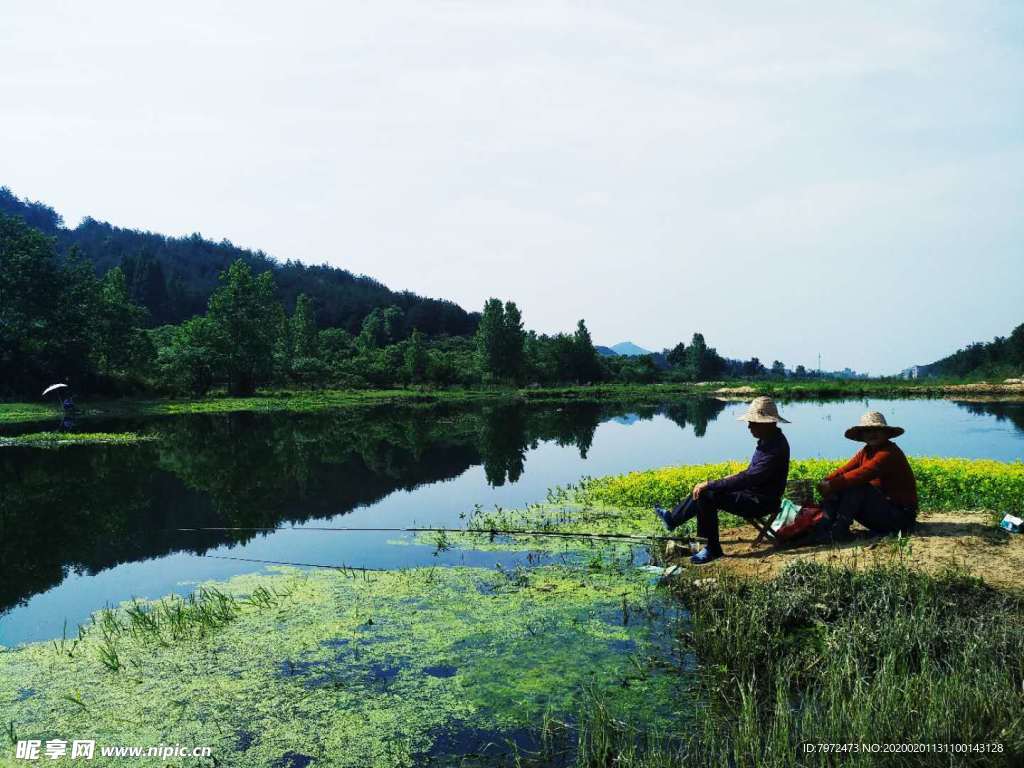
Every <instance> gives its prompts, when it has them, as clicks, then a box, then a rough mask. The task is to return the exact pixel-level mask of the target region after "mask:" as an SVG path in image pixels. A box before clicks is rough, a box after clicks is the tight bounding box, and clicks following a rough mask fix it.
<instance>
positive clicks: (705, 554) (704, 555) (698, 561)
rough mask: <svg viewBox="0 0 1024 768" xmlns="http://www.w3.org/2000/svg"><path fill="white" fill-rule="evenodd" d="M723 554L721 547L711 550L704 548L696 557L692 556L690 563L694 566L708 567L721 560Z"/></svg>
mask: <svg viewBox="0 0 1024 768" xmlns="http://www.w3.org/2000/svg"><path fill="white" fill-rule="evenodd" d="M722 554H723V553H722V548H721V547H718V548H716V549H709V548H708V547H704V549H702V550H701V551H700V552H698V553H697V554H696V555H691V556H690V562H691V563H693V564H694V565H707V564H708V563H710V562H712V561H714V560H717V559H718V558H720V557H721V556H722Z"/></svg>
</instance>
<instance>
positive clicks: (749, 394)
mask: <svg viewBox="0 0 1024 768" xmlns="http://www.w3.org/2000/svg"><path fill="white" fill-rule="evenodd" d="M758 395H768V396H772V397H775V398H776V399H778V400H780V401H782V402H785V401H787V400H802V399H823V400H827V399H841V398H853V397H876V398H883V399H884V398H893V397H914V398H945V399H964V400H971V399H993V400H999V399H1006V400H1015V399H1024V384H1020V383H1005V382H983V381H982V382H968V381H963V380H937V381H929V382H928V383H921V382H918V381H914V380H846V381H840V380H815V381H800V382H796V381H794V382H789V381H758V380H750V381H711V382H699V383H665V384H596V385H591V386H565V387H519V388H516V387H479V388H466V389H455V388H452V389H435V388H426V387H421V388H396V389H312V390H311V389H267V390H260V391H258V392H257V393H256V394H255V395H253V396H250V397H233V396H228V395H226V394H210V395H207V396H204V397H199V398H189V399H175V398H131V397H125V398H117V399H98V398H97V399H91V398H90V399H87V400H83V401H82V402H81V403H80V404H79V406H78V409H77V413H76V416H78V417H83V418H93V417H143V416H165V415H174V414H182V413H234V412H240V411H253V412H260V411H267V412H278V411H284V412H296V413H302V412H316V411H322V410H332V409H340V408H351V407H360V406H376V405H412V406H423V405H431V404H441V403H447V404H460V403H467V404H468V403H478V402H479V403H486V402H503V401H521V402H530V403H538V404H542V403H559V402H637V403H643V402H659V401H664V400H666V399H668V398H673V397H715V398H718V399H724V400H749V399H752V398H754V397H757V396H758ZM57 415H58V412H57V409H56V407H55V406H54V405H53V404H47V403H26V402H0V425H2V424H17V423H24V422H31V421H46V420H49V419H53V418H54V417H56V416H57Z"/></svg>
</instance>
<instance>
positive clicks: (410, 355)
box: [403, 328, 429, 384]
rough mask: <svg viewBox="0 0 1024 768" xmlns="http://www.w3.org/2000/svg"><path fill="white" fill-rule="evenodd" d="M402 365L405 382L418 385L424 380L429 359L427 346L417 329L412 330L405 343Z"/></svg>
mask: <svg viewBox="0 0 1024 768" xmlns="http://www.w3.org/2000/svg"><path fill="white" fill-rule="evenodd" d="M404 363H405V364H404V366H403V367H404V374H405V380H406V381H409V382H412V383H414V384H418V383H420V382H422V381H424V380H425V379H426V377H427V364H428V363H429V357H428V355H427V344H426V342H425V341H424V338H423V334H422V333H421V332H420V329H419V328H414V329H413V332H412V335H411V336H410V337H409V340H408V342H406V346H405V360H404Z"/></svg>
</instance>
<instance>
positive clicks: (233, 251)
mask: <svg viewBox="0 0 1024 768" xmlns="http://www.w3.org/2000/svg"><path fill="white" fill-rule="evenodd" d="M0 214H6V215H8V216H17V217H18V218H20V219H23V220H24V221H25V222H26V223H27V224H28V225H29V226H30V227H34V228H35V229H38V230H40V231H41V232H43V233H44V234H46V235H49V236H51V237H53V238H55V240H56V245H57V252H58V253H59V254H61V255H62V256H64V257H67V256H70V255H76V256H77V257H79V258H81V259H85V260H87V261H89V262H91V263H92V265H93V269H95V271H96V274H97V275H100V276H102V275H104V274H106V273H107V272H108V271H109V270H110V269H112V268H113V267H118V266H119V267H121V268H122V269H123V270H124V273H125V281H126V282H127V284H128V290H129V293H130V294H131V297H132V300H133V301H135V302H136V303H137V304H140V305H142V306H144V307H146V308H147V309H148V310H149V314H150V322H151V324H152V325H162V324H164V323H180V322H182V321H183V320H187V319H188V318H190V317H193V316H195V315H198V314H202V313H203V312H205V311H206V303H207V301H208V300H209V298H210V294H211V293H213V291H214V289H215V288H216V287H217V285H218V284H219V283H218V275H220V273H221V272H223V271H225V270H226V269H227V268H228V267H229V266H230V265H231V264H232V263H233V262H234V261H236V260H238V259H242V260H243V261H245V262H246V263H248V264H249V265H250V267H252V270H253V271H254V272H256V273H260V272H266V271H267V270H270V271H272V272H273V274H274V282H275V283H276V285H277V293H278V298H279V299H280V300H281V302H282V303H283V304H284V306H285V309H286V310H287V311H288V312H291V311H292V308H293V307H294V306H295V299H296V297H297V296H298V295H299V294H300V293H305V294H306V295H307V296H309V297H310V298H311V299H312V300H313V305H314V307H315V309H316V316H317V322H318V324H319V325H320V327H322V328H326V327H337V328H344V329H345V330H347V331H349V332H350V333H353V334H356V333H358V332H359V329H360V326H361V325H362V322H363V318H365V317H366V316H367V315H368V314H370V312H372V311H373V310H374V309H376V308H377V307H389V306H397V307H399V308H400V309H401V310H402V312H403V328H402V332H403V335H407V334H409V333H411V332H412V329H413V328H419V330H421V331H422V332H423V333H425V334H427V335H429V336H433V335H437V334H448V335H451V336H465V335H470V334H472V333H474V332H475V331H476V326H477V323H478V322H479V319H480V315H479V314H478V313H476V312H467V311H466V310H464V309H463V308H462V307H460V306H458V305H457V304H455V303H454V302H451V301H446V300H442V299H429V298H425V297H423V296H418V295H417V294H415V293H411V292H409V291H393V290H391V289H390V288H388V287H387V286H385V285H383V284H381V283H379V282H377V281H376V280H374V279H373V278H371V277H366V276H364V275H355V274H353V273H351V272H349V271H348V270H346V269H340V268H338V267H332V266H328V265H327V264H319V265H316V264H310V265H307V264H303V263H301V262H298V261H285V262H281V261H278V260H277V259H275V258H273V257H272V256H269V255H268V254H266V253H264V252H263V251H252V250H249V249H248V248H239V247H238V246H236V245H234V244H233V243H231V242H230V241H228V240H221V241H220V242H219V243H218V242H214V241H212V240H207V239H206V238H204V237H202V236H201V235H199V234H198V233H197V234H193V235H189V236H188V237H167V236H165V235H160V234H156V233H154V232H142V231H139V230H137V229H122V228H121V227H115V226H113V225H111V224H107V223H106V222H103V221H97V220H96V219H93V218H90V217H88V216H87V217H86V218H84V219H82V221H81V223H80V224H79V225H78V226H77V227H75V228H74V229H71V228H68V227H65V226H64V220H63V219H62V218H61V216H60V215H59V214H58V213H57V212H56V211H55V210H54V209H53V208H51V207H50V206H48V205H46V204H45V203H40V202H30V201H29V200H21V199H19V198H18V197H16V196H15V195H14V194H13V193H12V192H11V190H9V189H8V188H7V187H3V186H0ZM324 246H325V251H329V250H331V249H332V247H333V244H332V243H329V242H328V243H325V244H324Z"/></svg>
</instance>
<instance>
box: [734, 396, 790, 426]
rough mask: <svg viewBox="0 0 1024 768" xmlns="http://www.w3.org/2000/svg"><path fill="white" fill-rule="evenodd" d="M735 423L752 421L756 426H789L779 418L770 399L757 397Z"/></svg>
mask: <svg viewBox="0 0 1024 768" xmlns="http://www.w3.org/2000/svg"><path fill="white" fill-rule="evenodd" d="M736 421H753V422H755V423H757V424H780V423H781V424H789V422H788V421H786V419H784V418H782V417H781V416H779V409H778V408H776V407H775V401H774V400H772V399H771V398H770V397H757V398H754V401H753V402H752V403H751V404H750V407H749V408H747V412H746V413H744V414H743V415H742V416H740V417H738V418H737V419H736Z"/></svg>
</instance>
